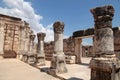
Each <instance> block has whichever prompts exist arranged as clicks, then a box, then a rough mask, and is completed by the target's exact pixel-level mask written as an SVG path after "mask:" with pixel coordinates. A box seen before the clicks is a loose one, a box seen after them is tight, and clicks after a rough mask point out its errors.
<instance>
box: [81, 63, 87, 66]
mask: <svg viewBox="0 0 120 80" xmlns="http://www.w3.org/2000/svg"><path fill="white" fill-rule="evenodd" d="M79 65H84V66H89V63H81V64H79Z"/></svg>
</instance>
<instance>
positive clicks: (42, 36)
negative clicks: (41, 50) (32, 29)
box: [37, 32, 46, 41]
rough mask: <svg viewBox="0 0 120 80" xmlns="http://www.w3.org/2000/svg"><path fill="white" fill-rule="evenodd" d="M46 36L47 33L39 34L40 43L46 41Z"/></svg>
mask: <svg viewBox="0 0 120 80" xmlns="http://www.w3.org/2000/svg"><path fill="white" fill-rule="evenodd" d="M45 36H46V34H45V33H42V32H41V33H37V37H38V41H44V38H45Z"/></svg>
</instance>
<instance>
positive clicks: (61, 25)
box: [53, 21, 64, 33]
mask: <svg viewBox="0 0 120 80" xmlns="http://www.w3.org/2000/svg"><path fill="white" fill-rule="evenodd" d="M53 28H54V32H55V33H63V31H64V23H63V22H60V21H57V22H55V23H54V24H53Z"/></svg>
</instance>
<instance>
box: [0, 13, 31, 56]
mask: <svg viewBox="0 0 120 80" xmlns="http://www.w3.org/2000/svg"><path fill="white" fill-rule="evenodd" d="M0 33H1V34H0V38H1V41H0V47H1V49H0V51H2V50H3V51H4V55H3V56H4V57H5V58H7V57H8V58H15V57H16V56H17V54H18V53H21V51H28V46H29V45H28V44H29V34H30V27H29V24H28V23H26V22H23V21H22V20H21V19H20V18H16V17H12V16H8V15H3V14H0ZM22 53H23V52H22Z"/></svg>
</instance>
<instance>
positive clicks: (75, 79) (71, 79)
mask: <svg viewBox="0 0 120 80" xmlns="http://www.w3.org/2000/svg"><path fill="white" fill-rule="evenodd" d="M67 80H83V79H80V78H76V77H71V78H69V79H67Z"/></svg>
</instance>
